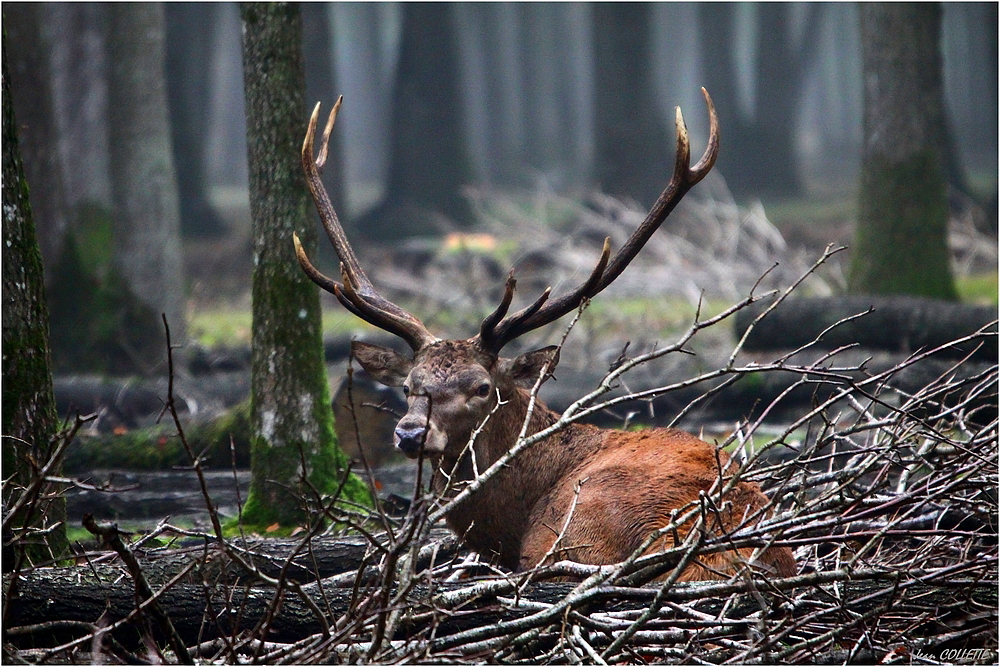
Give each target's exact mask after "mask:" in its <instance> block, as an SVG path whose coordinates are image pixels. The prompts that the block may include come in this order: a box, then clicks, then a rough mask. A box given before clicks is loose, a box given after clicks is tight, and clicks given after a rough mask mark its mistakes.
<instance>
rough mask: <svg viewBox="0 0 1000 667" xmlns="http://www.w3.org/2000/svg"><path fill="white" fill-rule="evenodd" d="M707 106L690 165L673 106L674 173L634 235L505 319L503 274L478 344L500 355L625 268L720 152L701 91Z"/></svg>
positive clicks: (510, 287) (510, 286)
mask: <svg viewBox="0 0 1000 667" xmlns="http://www.w3.org/2000/svg"><path fill="white" fill-rule="evenodd" d="M701 92H702V94H703V95H704V96H705V103H706V104H707V106H708V117H709V126H710V130H709V138H708V146H707V147H706V148H705V154H704V155H702V157H701V159H700V160H699V161H698V162H697V163H696V164H695V165H694V167H691V166H690V163H691V146H690V142H689V141H688V132H687V127H686V126H685V124H684V117H683V116H682V115H681V110H680V108H679V107H678V109H677V121H676V122H677V159H676V161H675V163H674V174H673V176H672V177H671V179H670V183H668V184H667V187H666V188H665V189H664V190H663V192H662V193H661V194H660V196H659V198H658V199H657V200H656V203H654V204H653V207H652V208H651V209H650V210H649V213H647V214H646V219H645V220H643V222H642V224H641V225H639V227H638V228H637V229H636V230H635V231H634V232H633V233H632V236H630V237H629V239H628V240H627V241H626V242H625V244H624V245H623V246H622V247H621V248H620V249H619V250H618V252H616V253H615V255H614V257H611V258H610V259H609V258H608V257H609V254H610V251H611V246H610V239H605V241H604V250H603V252H602V253H601V258H600V259H599V260H598V262H597V266H595V267H594V270H593V271H592V272H591V274H590V277H589V278H588V279H587V281H586V282H585V283H584V284H582V285H581V286H580V287H578V288H576V289H575V290H573V291H572V292H570V293H568V294H565V295H563V296H561V297H559V298H558V299H553V300H551V301H549V299H548V297H549V290H548V289H547V290H546V291H545V292H544V293H543V294H542V296H541V297H539V298H538V299H537V300H536V301H535V302H534V303H533V304H532V305H530V306H528V307H527V308H525V309H523V310H520V311H518V312H516V313H514V314H513V315H510V316H508V317H504V316H505V315H506V314H507V310H508V308H509V307H510V302H511V299H512V297H513V291H514V285H515V281H514V276H513V272H511V274H510V276H509V277H508V278H507V285H506V288H505V291H504V297H503V301H502V302H501V304H500V306H499V307H498V308H497V309H496V310H495V311H494V312H493V313H492V314H490V315H489V317H487V318H486V319H485V320H483V324H482V326H481V328H480V331H479V342H480V344H481V345H482V346H483V347H484V348H485V349H486V350H488V351H489V352H491V353H493V354H499V352H500V350H501V349H502V348H503V346H504V345H506V344H507V343H509V342H510V341H512V340H514V339H515V338H517V337H518V336H521V335H523V334H525V333H527V332H529V331H531V330H533V329H537V328H539V327H541V326H544V325H546V324H548V323H550V322H554V321H555V320H557V319H559V318H560V317H562V316H563V315H566V314H567V313H570V312H572V311H573V310H576V308H578V307H579V305H580V303H581V302H582V301H583V300H584V299H589V298H591V297H593V296H595V295H596V294H598V293H599V292H601V291H602V290H603V289H604V288H605V287H607V286H608V285H610V284H611V283H612V282H614V281H615V279H616V278H617V277H618V276H619V275H621V273H622V271H624V270H625V267H627V266H628V265H629V263H630V262H631V261H632V260H633V259H634V258H635V256H636V255H637V254H639V251H640V250H642V247H643V246H644V245H645V244H646V242H647V241H648V240H649V238H650V237H651V236H652V235H653V233H654V232H655V231H656V230H657V229H658V228H659V226H660V225H661V224H662V223H663V221H664V220H666V219H667V216H669V215H670V213H671V211H673V210H674V207H675V206H677V203H678V202H680V200H681V199H682V198H683V197H684V195H685V194H687V192H688V190H690V189H691V188H692V187H694V186H695V185H696V184H697V183H698V182H699V181H701V179H703V178H704V177H705V175H706V174H707V173H708V172H709V171H711V169H712V167H713V166H714V165H715V160H716V158H717V157H718V155H719V119H718V117H717V116H716V113H715V105H714V104H712V98H711V96H709V94H708V91H706V90H705V89H704V88H702V89H701Z"/></svg>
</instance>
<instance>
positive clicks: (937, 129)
mask: <svg viewBox="0 0 1000 667" xmlns="http://www.w3.org/2000/svg"><path fill="white" fill-rule="evenodd" d="M860 22H861V43H862V62H863V71H864V82H865V83H864V148H863V149H862V166H861V185H860V200H859V205H858V222H857V228H856V230H855V241H854V247H853V248H852V250H851V265H850V270H849V273H848V290H849V291H850V292H852V293H855V294H861V293H870V294H915V295H920V296H929V297H935V298H940V299H955V298H957V295H956V292H955V285H954V282H953V280H952V276H951V272H950V269H949V266H948V244H947V233H948V202H947V195H946V188H945V176H944V171H943V168H942V155H941V147H942V145H943V130H944V127H945V125H944V103H943V88H942V71H941V70H942V67H941V47H940V36H941V6H940V5H939V4H937V3H927V4H920V3H900V4H891V3H888V4H882V3H873V4H862V5H861V7H860Z"/></svg>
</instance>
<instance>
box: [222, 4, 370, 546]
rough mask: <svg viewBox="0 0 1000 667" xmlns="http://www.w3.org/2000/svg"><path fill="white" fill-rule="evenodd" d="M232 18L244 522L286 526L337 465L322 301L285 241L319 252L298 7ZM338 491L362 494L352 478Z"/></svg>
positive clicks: (328, 488) (323, 488)
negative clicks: (247, 379)
mask: <svg viewBox="0 0 1000 667" xmlns="http://www.w3.org/2000/svg"><path fill="white" fill-rule="evenodd" d="M240 12H241V15H242V18H243V73H244V74H243V75H244V88H245V94H246V113H247V154H248V162H249V169H250V212H251V216H252V219H253V227H252V230H253V232H252V233H253V244H254V248H253V264H254V271H253V333H252V341H251V346H252V352H251V418H250V420H251V433H252V434H251V471H252V473H251V483H250V498H249V499H248V501H247V504H246V507H245V508H244V511H243V522H244V524H249V525H255V526H271V525H272V524H274V523H278V524H280V526H281V527H282V528H287V529H291V528H293V527H295V526H296V525H298V524H299V523H300V522H302V521H303V520H304V518H305V512H304V498H309V497H310V492H311V489H309V485H310V484H311V485H312V486H313V487H315V489H316V490H318V491H319V492H321V493H332V492H334V491H335V490H336V489H337V488H338V486H339V484H340V481H341V479H342V475H343V474H344V473H343V469H344V468H345V466H346V457H345V456H344V455H343V453H341V452H340V450H339V449H338V448H337V443H336V437H335V435H334V430H333V412H332V409H331V406H330V388H329V386H328V384H327V378H326V373H325V368H324V365H323V340H322V334H321V329H320V305H319V293H318V290H317V288H316V286H315V285H314V284H313V283H312V282H310V281H309V279H308V278H307V277H306V276H305V274H303V273H302V271H301V269H300V268H299V265H298V263H297V261H296V259H295V253H294V250H293V246H292V234H293V232H294V233H297V234H298V236H299V238H300V239H301V241H302V243H303V246H304V247H305V248H306V250H307V252H308V253H309V254H311V255H314V249H315V246H316V233H315V225H314V222H313V217H312V213H311V209H312V203H311V201H310V197H309V192H308V189H307V187H306V182H305V177H304V175H303V172H302V165H301V162H300V158H299V156H300V154H301V150H302V139H303V137H304V136H305V128H306V124H307V114H306V110H305V105H304V103H303V91H304V89H305V75H304V71H303V67H302V22H301V17H300V13H299V8H298V6H297V5H295V4H290V3H261V4H256V3H246V4H243V5H241V9H240ZM331 102H332V100H331ZM303 464H304V465H305V469H303ZM344 493H345V495H347V496H348V497H351V498H352V499H354V500H364V499H367V497H368V492H367V488H366V487H365V486H364V484H363V483H362V482H361V481H360V480H358V479H357V478H354V477H353V476H352V477H351V478H350V480H349V481H348V483H347V484H346V485H345V488H344Z"/></svg>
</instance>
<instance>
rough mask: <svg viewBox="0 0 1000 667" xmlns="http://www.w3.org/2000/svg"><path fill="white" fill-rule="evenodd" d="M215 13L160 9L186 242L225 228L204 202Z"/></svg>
mask: <svg viewBox="0 0 1000 667" xmlns="http://www.w3.org/2000/svg"><path fill="white" fill-rule="evenodd" d="M217 9H218V8H217V7H216V6H215V5H214V4H210V3H201V2H167V3H164V11H165V21H166V24H165V29H166V55H165V60H164V63H165V67H166V81H167V101H168V103H169V105H170V127H171V139H172V144H173V159H174V164H175V165H177V167H178V168H177V190H178V193H179V195H180V200H179V203H180V229H181V231H182V232H183V233H184V235H185V236H191V237H213V236H219V235H221V234H223V233H224V232H225V231H226V225H225V223H224V222H223V221H222V219H221V218H220V217H219V215H218V214H217V213H216V212H215V209H213V208H212V205H211V203H210V202H209V200H208V179H207V178H206V172H207V169H206V163H207V160H206V151H205V148H206V146H207V145H208V121H209V111H210V94H211V91H210V89H209V85H210V78H211V72H212V69H211V67H210V66H209V63H211V62H212V55H213V54H212V50H213V49H212V37H213V34H214V27H215V23H216V11H217Z"/></svg>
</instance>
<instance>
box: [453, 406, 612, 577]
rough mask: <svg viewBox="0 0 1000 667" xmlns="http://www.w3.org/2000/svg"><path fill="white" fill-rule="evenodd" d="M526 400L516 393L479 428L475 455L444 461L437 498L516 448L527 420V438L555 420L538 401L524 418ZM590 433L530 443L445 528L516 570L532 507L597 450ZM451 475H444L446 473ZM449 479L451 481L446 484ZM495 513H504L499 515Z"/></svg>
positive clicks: (581, 428)
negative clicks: (447, 527)
mask: <svg viewBox="0 0 1000 667" xmlns="http://www.w3.org/2000/svg"><path fill="white" fill-rule="evenodd" d="M529 403H530V396H529V394H528V392H527V391H524V390H523V389H518V390H515V391H514V392H513V393H512V394H511V395H510V397H509V398H508V399H506V403H504V404H502V405H501V406H500V407H499V408H498V409H497V410H496V411H494V412H493V414H492V415H491V416H490V418H489V420H488V421H487V422H486V424H485V425H484V426H483V428H482V431H481V432H480V433H479V435H478V436H477V438H476V442H475V444H474V445H473V452H474V456H473V454H472V453H466V454H465V456H463V457H462V458H461V459H458V460H456V459H450V460H449V459H447V458H446V459H443V460H442V461H441V462H440V465H439V467H438V470H437V471H436V473H435V475H434V487H435V490H436V491H437V492H439V493H441V492H444V493H445V495H449V496H451V495H454V494H455V493H457V491H459V490H461V488H462V487H463V486H464V484H463V482H470V481H471V480H473V479H475V477H476V474H477V473H479V474H482V473H483V472H484V471H485V470H486V469H488V468H489V467H490V466H491V465H493V464H494V463H496V462H497V461H498V460H499V459H500V458H501V457H502V456H503V455H504V454H506V453H507V452H508V451H509V450H510V449H511V448H512V447H514V446H515V444H516V442H517V439H518V436H519V435H520V433H521V430H522V428H523V424H524V422H525V419H526V418H527V419H528V428H527V429H526V430H525V434H526V435H529V436H530V435H531V434H533V433H537V432H539V431H541V430H544V429H545V428H547V427H549V426H551V425H552V424H554V423H555V422H556V421H557V420H558V419H559V415H557V414H556V413H555V412H553V411H552V410H549V409H548V408H547V407H546V406H545V405H544V404H543V403H541V402H539V401H536V402H535V404H534V406H532V409H531V414H530V415H529V414H528V409H529ZM591 431H593V432H596V428H595V427H592V426H588V425H582V424H569V425H567V426H566V427H565V428H564V429H562V430H560V431H559V432H557V433H555V434H553V435H552V436H549V437H548V438H545V439H543V440H540V441H538V442H535V443H533V444H532V445H530V446H528V447H527V448H526V449H524V450H523V451H521V452H520V453H519V454H518V455H517V456H516V457H514V459H512V460H511V461H510V462H509V463H508V464H507V465H506V466H504V468H502V469H501V470H500V471H498V473H497V474H496V475H494V476H493V477H492V478H491V479H490V480H489V481H488V482H487V483H486V484H484V485H483V486H482V487H481V488H480V489H479V490H478V491H477V492H476V494H475V495H474V496H473V497H471V498H469V499H468V500H467V501H465V502H464V503H462V504H461V505H459V506H458V507H456V508H455V509H454V510H452V512H450V513H449V515H448V517H447V520H448V524H449V526H450V527H451V528H452V529H453V530H454V531H455V532H456V533H458V534H459V535H461V536H463V537H465V539H466V541H467V542H468V543H469V545H470V546H472V547H473V548H474V549H475V550H476V551H478V552H480V553H481V554H484V555H486V556H487V557H489V555H490V554H493V555H494V556H495V557H497V560H498V562H500V563H501V564H503V565H505V566H507V567H512V568H513V567H516V566H517V554H518V553H519V551H520V544H521V539H522V537H523V535H524V533H525V531H526V530H527V528H528V525H527V520H528V516H529V515H530V514H531V510H532V509H533V508H534V506H535V504H536V503H537V502H538V501H539V500H540V499H541V498H542V497H543V496H545V495H546V494H548V493H549V492H550V491H551V490H552V489H553V487H554V486H555V485H556V483H557V482H558V480H559V479H560V478H561V477H562V476H564V475H565V474H566V473H567V471H569V470H571V469H572V468H575V467H577V466H579V465H581V464H582V463H583V462H584V461H585V460H586V459H587V458H588V456H589V455H590V454H591V453H592V451H591V450H593V449H595V448H597V447H599V446H600V443H599V438H598V437H596V436H594V435H593V433H591ZM445 472H449V475H448V476H446V475H445V474H444V473H445ZM449 478H450V479H449ZM497 508H503V511H502V512H498V511H497Z"/></svg>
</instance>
